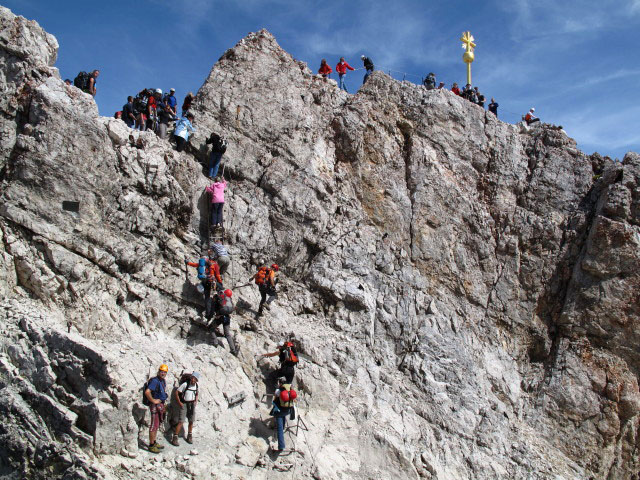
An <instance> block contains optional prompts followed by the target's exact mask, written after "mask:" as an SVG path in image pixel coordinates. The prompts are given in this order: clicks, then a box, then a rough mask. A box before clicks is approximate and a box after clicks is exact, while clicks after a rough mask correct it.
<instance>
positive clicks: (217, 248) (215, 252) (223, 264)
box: [208, 241, 231, 275]
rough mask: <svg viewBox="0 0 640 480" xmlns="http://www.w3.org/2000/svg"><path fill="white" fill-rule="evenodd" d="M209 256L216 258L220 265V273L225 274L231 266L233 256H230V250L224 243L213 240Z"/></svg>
mask: <svg viewBox="0 0 640 480" xmlns="http://www.w3.org/2000/svg"><path fill="white" fill-rule="evenodd" d="M208 253H209V258H210V259H212V260H215V261H216V262H217V263H218V265H219V267H220V274H221V275H224V274H225V273H226V271H227V268H229V264H230V263H231V257H230V256H229V252H228V251H227V249H226V248H225V246H224V245H222V243H220V242H219V241H216V242H213V244H211V248H210V249H209V252H208Z"/></svg>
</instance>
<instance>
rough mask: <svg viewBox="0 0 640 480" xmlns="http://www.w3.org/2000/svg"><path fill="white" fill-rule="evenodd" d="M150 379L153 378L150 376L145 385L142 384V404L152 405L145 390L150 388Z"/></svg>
mask: <svg viewBox="0 0 640 480" xmlns="http://www.w3.org/2000/svg"><path fill="white" fill-rule="evenodd" d="M150 381H151V379H150V378H149V379H148V380H147V381H146V382H144V385H142V404H143V405H146V406H147V407H148V406H149V405H151V402H150V401H149V399H148V398H147V396H146V395H145V392H146V391H147V388H149V382H150Z"/></svg>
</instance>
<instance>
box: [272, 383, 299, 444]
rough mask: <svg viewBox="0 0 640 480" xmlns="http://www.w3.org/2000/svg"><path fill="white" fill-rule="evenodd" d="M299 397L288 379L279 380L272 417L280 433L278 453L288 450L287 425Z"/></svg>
mask: <svg viewBox="0 0 640 480" xmlns="http://www.w3.org/2000/svg"><path fill="white" fill-rule="evenodd" d="M297 397H298V394H297V392H296V391H295V390H294V389H293V388H291V384H290V383H288V382H287V380H286V378H284V377H281V378H279V379H278V388H277V389H276V391H275V394H274V396H273V408H272V409H271V415H273V416H274V417H275V420H276V430H277V432H278V450H277V451H278V452H282V451H283V450H284V449H285V448H286V445H285V443H284V430H285V427H286V425H287V417H288V416H289V415H291V409H292V407H293V405H294V402H295V400H296V398H297Z"/></svg>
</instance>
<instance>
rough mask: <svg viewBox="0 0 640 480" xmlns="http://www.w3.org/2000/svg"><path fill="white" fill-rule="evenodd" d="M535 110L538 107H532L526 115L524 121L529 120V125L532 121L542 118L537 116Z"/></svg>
mask: <svg viewBox="0 0 640 480" xmlns="http://www.w3.org/2000/svg"><path fill="white" fill-rule="evenodd" d="M535 111H536V109H535V108H533V107H531V110H529V113H527V114H526V115H525V116H524V121H525V122H527V125H531V124H532V123H536V122H539V121H540V119H539V118H538V117H536V116H535V114H534V113H533V112H535Z"/></svg>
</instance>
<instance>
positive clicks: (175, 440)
mask: <svg viewBox="0 0 640 480" xmlns="http://www.w3.org/2000/svg"><path fill="white" fill-rule="evenodd" d="M171 445H173V446H174V447H178V446H180V442H179V441H178V435H176V434H175V433H174V434H173V436H172V437H171Z"/></svg>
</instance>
